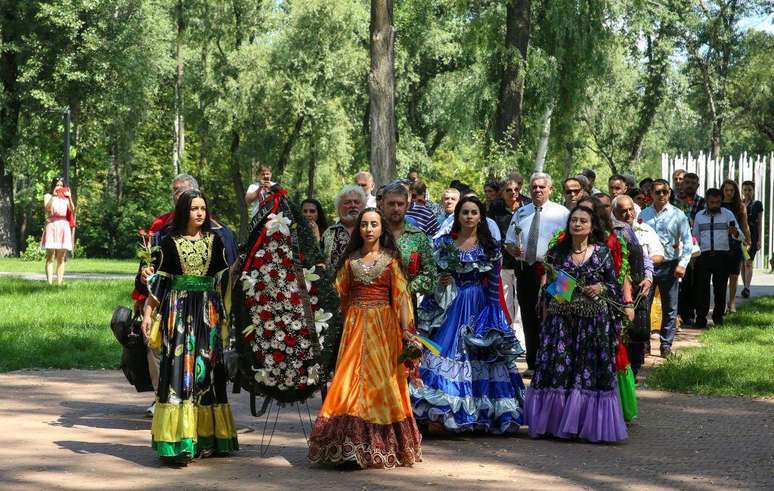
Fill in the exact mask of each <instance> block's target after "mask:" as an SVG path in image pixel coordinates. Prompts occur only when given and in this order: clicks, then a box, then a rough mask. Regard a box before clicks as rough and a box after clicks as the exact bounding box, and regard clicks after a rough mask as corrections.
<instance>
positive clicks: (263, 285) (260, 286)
mask: <svg viewBox="0 0 774 491" xmlns="http://www.w3.org/2000/svg"><path fill="white" fill-rule="evenodd" d="M255 289H256V290H258V291H263V290H265V289H266V283H264V282H263V281H259V282H258V283H256V284H255Z"/></svg>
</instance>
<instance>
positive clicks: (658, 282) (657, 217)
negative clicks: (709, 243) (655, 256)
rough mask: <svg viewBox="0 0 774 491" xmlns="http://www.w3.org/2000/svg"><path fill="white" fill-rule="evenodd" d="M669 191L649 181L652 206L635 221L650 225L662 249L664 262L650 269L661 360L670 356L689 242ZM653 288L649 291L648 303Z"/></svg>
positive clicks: (663, 183) (662, 184)
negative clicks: (658, 313) (657, 307)
mask: <svg viewBox="0 0 774 491" xmlns="http://www.w3.org/2000/svg"><path fill="white" fill-rule="evenodd" d="M670 194H671V190H670V188H669V182H668V181H666V180H664V179H656V180H655V181H653V188H652V191H651V196H652V197H653V204H652V205H651V206H649V207H647V208H645V209H644V210H642V213H640V216H639V218H640V219H641V220H642V221H643V222H645V223H647V224H648V225H650V226H651V227H652V228H653V229H654V230H655V231H656V234H658V237H659V239H661V243H662V244H663V246H664V261H663V262H662V263H661V264H658V265H656V266H655V268H654V272H653V282H654V286H655V287H656V288H658V290H659V293H660V294H661V312H662V315H661V333H660V337H661V356H663V357H666V356H669V355H670V354H671V353H672V341H673V340H674V337H675V328H676V325H677V297H678V289H679V285H680V279H681V278H682V277H683V276H684V275H685V268H686V267H687V266H688V263H689V262H690V260H691V252H692V247H693V239H692V238H691V227H690V225H689V223H688V217H686V216H685V213H683V211H682V210H681V209H679V208H677V207H675V206H673V205H672V204H670V203H669V196H670ZM654 292H655V288H653V289H651V293H650V299H652V297H653V293H654Z"/></svg>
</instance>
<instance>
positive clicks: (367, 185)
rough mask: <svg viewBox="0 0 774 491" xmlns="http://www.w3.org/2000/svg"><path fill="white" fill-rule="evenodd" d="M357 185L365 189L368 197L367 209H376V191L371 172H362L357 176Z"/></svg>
mask: <svg viewBox="0 0 774 491" xmlns="http://www.w3.org/2000/svg"><path fill="white" fill-rule="evenodd" d="M355 184H357V185H358V186H360V187H361V188H363V192H364V193H365V196H366V208H376V196H374V195H373V194H372V193H373V191H374V177H373V176H372V175H371V173H370V172H366V171H360V172H358V173H357V174H355Z"/></svg>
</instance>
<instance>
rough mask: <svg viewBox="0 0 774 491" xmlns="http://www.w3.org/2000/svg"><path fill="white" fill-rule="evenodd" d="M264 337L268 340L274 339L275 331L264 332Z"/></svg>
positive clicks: (267, 330)
mask: <svg viewBox="0 0 774 491" xmlns="http://www.w3.org/2000/svg"><path fill="white" fill-rule="evenodd" d="M263 337H265V338H266V339H271V338H273V337H274V331H271V330H269V329H266V330H265V331H263Z"/></svg>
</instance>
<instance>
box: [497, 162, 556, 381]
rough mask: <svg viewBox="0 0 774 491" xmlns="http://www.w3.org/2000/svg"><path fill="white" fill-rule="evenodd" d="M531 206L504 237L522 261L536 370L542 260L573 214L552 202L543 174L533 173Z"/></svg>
mask: <svg viewBox="0 0 774 491" xmlns="http://www.w3.org/2000/svg"><path fill="white" fill-rule="evenodd" d="M529 189H530V195H531V197H532V203H530V204H528V205H526V206H522V207H521V208H519V209H518V211H516V213H514V215H513V218H512V219H511V223H510V225H509V226H508V232H507V233H506V236H505V247H506V249H507V250H508V252H509V253H510V254H511V255H512V256H513V257H514V258H517V259H519V260H520V261H519V264H518V268H517V280H516V282H517V284H518V289H517V292H516V295H517V296H518V298H519V306H520V307H521V319H522V323H523V325H524V338H525V341H526V344H527V366H528V368H529V372H526V373H527V375H529V376H531V371H532V370H534V368H535V357H536V355H537V349H538V344H539V342H540V338H539V333H540V320H539V319H538V315H537V305H538V294H539V292H540V286H541V285H542V284H543V281H544V276H545V269H544V267H543V257H544V256H545V254H546V252H547V251H548V243H549V242H550V241H551V238H553V236H554V233H556V231H557V230H562V229H564V228H565V227H566V226H567V218H568V217H569V216H570V211H569V210H568V209H567V208H565V207H564V206H562V205H560V204H558V203H554V202H552V201H550V200H549V196H550V195H551V191H552V189H553V182H552V180H551V176H549V175H548V174H545V173H543V172H536V173H534V174H532V177H530V180H529Z"/></svg>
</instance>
